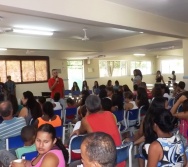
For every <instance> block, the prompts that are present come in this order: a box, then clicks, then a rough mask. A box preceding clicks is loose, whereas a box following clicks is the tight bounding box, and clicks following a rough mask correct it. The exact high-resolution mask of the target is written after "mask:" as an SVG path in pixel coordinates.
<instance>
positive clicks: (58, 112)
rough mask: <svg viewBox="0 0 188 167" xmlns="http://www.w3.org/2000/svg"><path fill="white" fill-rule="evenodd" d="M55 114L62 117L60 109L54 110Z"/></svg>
mask: <svg viewBox="0 0 188 167" xmlns="http://www.w3.org/2000/svg"><path fill="white" fill-rule="evenodd" d="M54 114H55V115H59V117H60V118H62V115H61V110H54Z"/></svg>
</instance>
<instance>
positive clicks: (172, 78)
mask: <svg viewBox="0 0 188 167" xmlns="http://www.w3.org/2000/svg"><path fill="white" fill-rule="evenodd" d="M168 78H169V79H170V80H172V84H174V83H175V82H176V75H175V71H172V77H168Z"/></svg>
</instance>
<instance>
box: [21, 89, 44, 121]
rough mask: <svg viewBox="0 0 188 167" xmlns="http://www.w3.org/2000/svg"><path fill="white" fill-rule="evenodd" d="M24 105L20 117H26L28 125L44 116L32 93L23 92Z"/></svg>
mask: <svg viewBox="0 0 188 167" xmlns="http://www.w3.org/2000/svg"><path fill="white" fill-rule="evenodd" d="M22 103H23V105H24V107H23V108H22V110H21V111H20V113H19V115H18V116H19V117H24V118H25V120H26V124H27V125H29V123H30V121H31V119H33V120H36V119H37V118H39V117H41V116H42V109H41V107H40V104H39V103H38V102H37V101H36V100H35V97H34V96H33V93H32V92H30V91H26V92H23V98H22Z"/></svg>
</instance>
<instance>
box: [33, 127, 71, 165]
mask: <svg viewBox="0 0 188 167" xmlns="http://www.w3.org/2000/svg"><path fill="white" fill-rule="evenodd" d="M35 145H36V149H37V151H38V153H39V154H42V155H44V154H46V153H47V152H48V151H50V150H51V149H52V148H53V147H54V145H56V146H57V147H58V148H59V149H60V150H62V153H63V155H64V158H65V161H66V162H67V161H68V151H67V150H66V148H65V147H64V145H63V144H62V141H61V140H60V139H57V138H56V130H55V128H54V127H53V126H52V125H50V124H43V125H41V126H40V127H39V128H38V129H37V134H36V139H35Z"/></svg>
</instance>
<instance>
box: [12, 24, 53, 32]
mask: <svg viewBox="0 0 188 167" xmlns="http://www.w3.org/2000/svg"><path fill="white" fill-rule="evenodd" d="M13 28H18V29H28V30H39V31H55V30H54V29H50V28H46V27H35V26H26V25H15V26H13Z"/></svg>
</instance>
